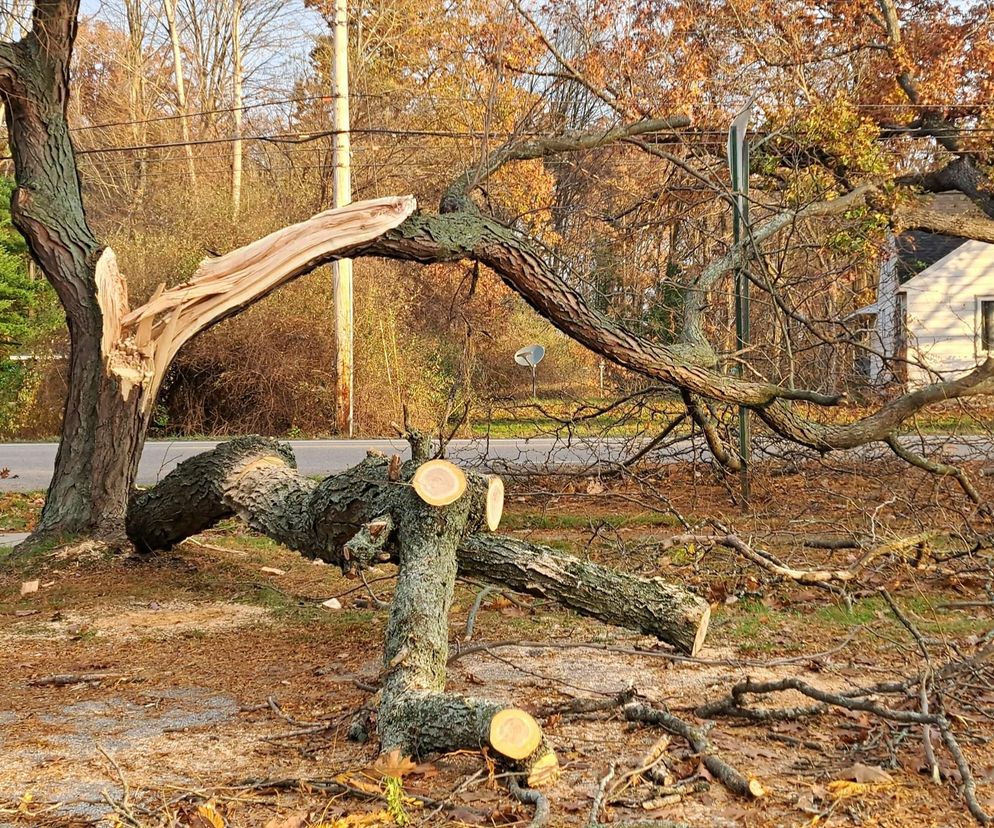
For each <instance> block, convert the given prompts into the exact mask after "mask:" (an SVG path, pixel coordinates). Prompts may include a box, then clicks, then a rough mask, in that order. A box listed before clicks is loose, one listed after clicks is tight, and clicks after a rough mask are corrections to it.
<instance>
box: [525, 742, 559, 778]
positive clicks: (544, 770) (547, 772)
mask: <svg viewBox="0 0 994 828" xmlns="http://www.w3.org/2000/svg"><path fill="white" fill-rule="evenodd" d="M560 771H561V768H560V767H559V757H558V756H556V752H555V751H554V750H552V749H551V748H550V749H549V752H548V753H543V754H542V755H541V756H540V757H539V758H538V759H536V760H535V763H534V764H533V765H532V766H531V768H530V769H529V771H528V787H529V788H548V787H549V786H551V785H554V784H555V783H556V780H558V779H559V774H560Z"/></svg>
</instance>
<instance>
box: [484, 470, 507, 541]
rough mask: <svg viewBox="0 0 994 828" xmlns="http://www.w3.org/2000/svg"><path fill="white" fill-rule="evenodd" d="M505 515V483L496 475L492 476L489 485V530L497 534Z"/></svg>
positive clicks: (487, 519)
mask: <svg viewBox="0 0 994 828" xmlns="http://www.w3.org/2000/svg"><path fill="white" fill-rule="evenodd" d="M503 515H504V481H503V480H501V479H500V478H499V477H497V476H496V475H493V476H491V478H490V482H489V483H488V484H487V515H486V521H487V528H488V529H489V530H490V531H491V532H496V531H497V527H498V526H500V519H501V517H503Z"/></svg>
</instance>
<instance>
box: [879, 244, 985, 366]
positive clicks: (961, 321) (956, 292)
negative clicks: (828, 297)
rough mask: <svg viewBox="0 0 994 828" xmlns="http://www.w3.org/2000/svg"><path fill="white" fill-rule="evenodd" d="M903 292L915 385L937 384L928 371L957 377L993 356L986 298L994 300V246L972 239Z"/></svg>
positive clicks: (924, 272) (920, 274) (929, 269)
mask: <svg viewBox="0 0 994 828" xmlns="http://www.w3.org/2000/svg"><path fill="white" fill-rule="evenodd" d="M881 287H882V286H881ZM899 290H900V291H901V292H903V293H904V294H905V295H906V296H907V332H908V362H909V365H908V382H909V384H912V385H923V384H927V383H929V382H932V381H933V380H934V379H935V376H934V375H933V374H931V373H929V370H928V369H931V370H932V371H934V372H936V373H938V374H941V375H943V376H944V377H946V378H949V377H955V376H957V375H960V374H963V373H964V372H966V371H969V370H970V369H972V368H974V367H975V366H976V365H978V364H979V363H980V362H982V361H983V360H984V359H985V358H986V357H987V353H986V352H985V351H982V350H981V348H980V345H981V343H980V300H981V299H994V245H991V244H986V243H984V242H978V241H969V242H967V243H966V244H963V245H962V246H960V247H958V248H956V250H954V251H953V252H952V253H950V254H949V255H948V256H945V257H944V258H942V259H939V260H938V261H937V262H935V264H933V265H931V266H930V267H928V268H926V269H925V270H923V271H922V272H921V273H919V274H918V275H917V276H914V277H913V278H912V279H910V280H908V281H907V282H905V283H904V284H903V285H901V287H900V288H899ZM882 295H883V292H881V296H882ZM879 320H880V317H879V316H878V324H879ZM919 362H920V363H922V364H923V365H924V366H926V367H925V368H923V367H919V366H918V365H916V363H919Z"/></svg>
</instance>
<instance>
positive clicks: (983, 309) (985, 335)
mask: <svg viewBox="0 0 994 828" xmlns="http://www.w3.org/2000/svg"><path fill="white" fill-rule="evenodd" d="M980 350H982V351H994V299H981V300H980Z"/></svg>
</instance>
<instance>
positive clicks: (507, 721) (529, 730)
mask: <svg viewBox="0 0 994 828" xmlns="http://www.w3.org/2000/svg"><path fill="white" fill-rule="evenodd" d="M541 741H542V729H541V728H540V727H539V726H538V722H536V721H535V719H534V718H532V716H531V715H529V714H528V713H526V712H525V711H524V710H519V709H518V708H517V707H507V708H505V709H504V710H501V711H500V712H499V713H497V715H496V716H494V717H493V719H491V720H490V744H491V746H492V747H493V749H494V750H496V751H498V752H499V753H502V754H503V755H504V756H507V757H509V758H511V759H524V758H526V757H528V756H531V755H532V754H533V753H534V752H535V749H536V748H537V747H538V746H539V744H540V743H541Z"/></svg>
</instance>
